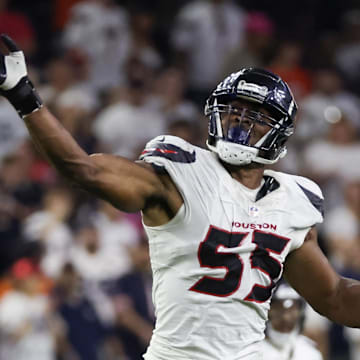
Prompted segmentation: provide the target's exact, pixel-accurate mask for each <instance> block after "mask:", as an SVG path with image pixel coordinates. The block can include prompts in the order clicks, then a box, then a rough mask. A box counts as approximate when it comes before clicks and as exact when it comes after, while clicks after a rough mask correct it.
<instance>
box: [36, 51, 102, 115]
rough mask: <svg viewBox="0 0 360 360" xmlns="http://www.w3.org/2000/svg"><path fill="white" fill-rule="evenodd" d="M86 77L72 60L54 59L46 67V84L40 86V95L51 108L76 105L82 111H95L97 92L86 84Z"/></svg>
mask: <svg viewBox="0 0 360 360" xmlns="http://www.w3.org/2000/svg"><path fill="white" fill-rule="evenodd" d="M86 76H87V74H82V69H81V67H80V68H79V66H76V64H74V63H73V62H72V60H71V59H69V58H66V57H57V58H53V59H51V60H50V61H49V62H48V64H47V66H46V67H45V71H44V83H43V84H42V85H39V86H38V88H39V93H40V94H41V96H42V98H43V100H44V102H45V103H46V104H47V106H49V107H50V108H54V107H55V106H56V105H62V106H67V107H70V105H75V104H76V105H77V107H80V108H81V109H84V110H85V109H87V110H88V111H91V110H94V109H95V108H96V106H97V105H98V101H97V99H96V96H95V92H93V91H92V90H91V89H90V88H89V87H87V86H86V83H85V82H84V79H83V77H86ZM54 110H55V111H56V108H55V109H54ZM58 112H60V113H62V114H63V112H61V111H58Z"/></svg>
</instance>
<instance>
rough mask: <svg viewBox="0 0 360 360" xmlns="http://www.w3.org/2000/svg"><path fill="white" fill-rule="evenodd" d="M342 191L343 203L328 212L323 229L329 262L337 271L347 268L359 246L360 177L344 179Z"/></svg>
mask: <svg viewBox="0 0 360 360" xmlns="http://www.w3.org/2000/svg"><path fill="white" fill-rule="evenodd" d="M359 175H360V174H359ZM343 189H344V190H343V193H344V202H342V203H339V204H338V205H337V206H335V207H333V208H331V209H330V210H329V212H328V214H327V217H326V219H325V222H324V227H323V230H324V235H325V237H326V241H327V242H328V247H329V250H330V253H329V256H330V260H331V261H332V262H333V264H334V265H335V266H337V267H338V269H339V270H342V269H344V268H347V267H349V265H350V264H351V262H353V260H354V250H355V249H356V248H357V247H358V246H360V228H359V224H360V177H357V178H355V179H346V180H345V181H344V185H343ZM350 267H351V266H350Z"/></svg>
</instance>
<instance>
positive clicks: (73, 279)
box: [0, 0, 360, 360]
mask: <svg viewBox="0 0 360 360" xmlns="http://www.w3.org/2000/svg"><path fill="white" fill-rule="evenodd" d="M0 32H1V33H8V34H9V35H10V36H12V37H13V39H14V40H15V41H17V43H18V44H19V46H20V47H21V48H22V49H23V50H24V52H25V54H26V57H27V61H28V64H29V72H30V74H31V78H32V79H33V80H34V82H35V83H36V87H37V88H38V90H39V92H40V94H41V96H42V97H43V99H44V100H45V102H46V104H47V105H48V106H49V107H50V108H51V110H52V111H53V112H54V113H55V114H56V115H57V117H58V118H59V119H60V121H61V122H62V123H63V124H64V126H65V127H66V128H68V129H69V130H70V132H71V133H72V134H73V135H74V136H75V138H76V139H77V141H78V142H79V143H80V144H81V146H82V147H83V148H84V149H85V150H86V151H87V152H89V153H92V152H99V151H106V152H111V153H116V154H120V155H124V156H128V157H129V158H132V159H136V158H137V156H138V154H139V153H140V151H141V149H142V147H143V146H144V144H145V142H146V141H147V140H149V139H150V138H151V137H153V136H155V135H157V134H160V133H170V134H174V135H179V136H181V137H184V138H185V139H187V140H189V141H191V142H193V143H195V144H198V145H200V146H204V139H205V136H206V126H207V123H206V119H205V118H204V117H203V115H202V107H203V105H204V101H205V99H206V97H207V96H208V95H209V93H210V91H211V89H213V88H214V86H215V85H216V84H217V82H218V81H219V80H221V78H222V77H223V76H224V75H226V74H227V73H230V72H232V71H236V70H237V69H238V68H239V67H241V66H243V65H250V64H256V65H259V66H264V67H266V68H268V69H270V70H273V71H275V72H277V73H279V74H280V75H281V76H282V77H283V78H284V79H285V80H286V81H288V83H289V84H290V86H291V88H292V89H293V91H294V95H295V97H296V99H297V101H298V103H299V106H300V111H299V116H298V122H297V132H296V134H295V135H294V136H293V138H292V139H291V140H290V142H289V154H288V156H287V158H285V159H284V160H282V161H281V162H280V163H279V164H278V165H277V166H276V168H277V169H278V170H280V171H288V172H291V173H297V174H301V175H304V176H308V177H310V178H312V179H314V180H315V181H317V182H318V183H319V184H320V186H321V188H322V190H323V192H324V194H325V196H326V209H325V216H326V221H325V222H324V225H323V226H321V227H320V229H319V231H320V245H321V247H322V249H323V250H324V252H325V253H326V254H327V256H328V258H329V260H330V261H331V262H332V264H333V265H334V266H335V267H336V268H337V270H338V271H339V272H340V273H342V274H344V275H348V276H351V277H354V278H358V279H360V262H359V260H358V259H359V258H360V257H359V255H360V226H359V220H360V169H359V166H358V164H360V142H359V134H360V103H359V95H360V4H359V2H358V1H344V0H343V1H335V0H334V1H322V0H319V1H316V0H315V1H314V0H313V1H310V0H304V1H301V2H291V1H283V0H280V1H276V2H269V1H265V0H263V1H249V0H243V1H233V2H231V1H226V0H214V1H211V0H208V1H207V0H204V1H195V0H193V1H184V0H173V1H165V0H156V1H151V2H150V1H145V0H144V1H139V0H136V1H134V0H131V1H130V0H128V1H120V0H119V1H116V0H113V1H112V0H87V1H86V0H85V1H84V0H83V1H76V0H58V1H55V0H53V1H50V0H33V1H31V2H30V1H26V0H12V1H11V0H10V1H5V0H0ZM0 269H1V281H0V342H1V344H0V360H12V358H10V357H9V356H10V355H9V354H10V352H11V351H13V350H10V348H13V349H14V348H16V347H18V355H17V356H16V359H17V360H21V359H22V358H24V359H25V357H26V358H27V359H28V360H29V359H32V358H34V359H35V358H36V359H37V360H47V359H49V360H50V359H55V358H56V359H57V360H83V359H84V360H85V359H86V360H92V359H94V360H112V359H117V360H121V359H127V360H135V359H141V357H140V354H141V353H142V352H143V351H144V349H145V348H146V345H147V343H148V341H149V337H150V335H151V329H152V325H153V321H154V314H153V309H152V307H151V301H150V287H151V277H150V273H149V260H148V257H147V244H146V238H145V236H144V234H143V232H142V229H141V221H140V217H139V214H123V213H120V212H118V211H116V210H115V209H113V208H112V207H111V206H109V205H106V204H104V203H103V202H101V201H97V200H96V199H94V198H93V197H91V196H89V195H88V194H86V193H84V192H82V191H81V190H79V189H77V188H75V187H74V186H72V185H71V184H68V183H66V182H64V181H63V179H61V178H60V177H59V176H58V175H57V174H56V173H55V172H54V170H53V169H52V168H51V167H49V165H48V164H47V163H46V161H45V160H44V158H43V157H42V156H41V155H40V154H39V153H38V152H37V151H36V149H34V148H33V146H32V144H31V142H30V141H29V139H28V137H27V135H26V130H25V127H24V125H23V124H22V122H21V120H20V119H18V117H17V115H16V113H15V111H14V110H13V109H12V108H11V107H10V106H9V105H8V104H7V102H6V101H4V100H0ZM25 310H26V311H25ZM349 311H351V309H349ZM307 318H308V321H307V323H306V326H305V331H306V333H307V334H308V335H309V336H310V337H312V338H313V339H314V340H315V341H316V342H317V343H318V345H319V347H320V349H321V350H322V351H323V353H324V355H325V358H326V359H331V360H335V359H339V360H340V359H341V360H342V359H344V360H345V359H346V360H348V359H349V360H356V359H360V334H359V333H358V330H350V329H347V328H343V327H340V326H338V325H336V324H332V323H330V322H328V321H327V320H325V319H323V318H321V317H320V316H317V315H316V314H314V313H312V312H311V311H310V310H309V313H308V317H307ZM14 339H17V340H16V342H15V343H14ZM29 344H31V345H29ZM39 349H40V350H41V351H39Z"/></svg>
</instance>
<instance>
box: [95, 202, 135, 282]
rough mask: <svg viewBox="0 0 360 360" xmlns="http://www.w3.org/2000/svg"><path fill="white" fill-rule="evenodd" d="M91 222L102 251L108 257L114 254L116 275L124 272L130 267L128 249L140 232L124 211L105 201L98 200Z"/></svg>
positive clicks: (133, 244)
mask: <svg viewBox="0 0 360 360" xmlns="http://www.w3.org/2000/svg"><path fill="white" fill-rule="evenodd" d="M93 222H94V225H95V227H96V229H97V231H98V235H99V238H100V241H101V248H102V251H104V253H108V254H109V256H110V257H113V256H116V257H117V262H118V266H117V268H118V276H121V275H123V274H125V273H126V272H128V271H129V270H130V268H131V259H130V257H129V254H128V251H129V249H130V248H132V247H136V246H137V244H138V243H139V239H140V235H141V234H140V233H139V231H138V229H137V228H136V227H135V225H134V224H133V223H132V222H131V221H130V220H129V219H128V218H127V214H126V213H123V212H121V211H119V210H118V209H116V208H114V207H113V206H112V205H111V204H110V203H108V202H105V201H100V206H99V209H98V211H97V212H96V213H95V214H94V220H93Z"/></svg>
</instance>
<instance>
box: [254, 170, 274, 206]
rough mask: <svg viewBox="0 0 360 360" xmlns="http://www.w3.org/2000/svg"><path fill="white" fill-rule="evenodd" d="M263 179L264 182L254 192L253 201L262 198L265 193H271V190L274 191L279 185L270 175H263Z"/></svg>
mask: <svg viewBox="0 0 360 360" xmlns="http://www.w3.org/2000/svg"><path fill="white" fill-rule="evenodd" d="M264 180H265V182H264V184H263V186H262V187H261V189H260V190H259V191H258V193H257V194H256V199H255V201H258V200H260V199H262V198H263V197H265V196H266V195H267V194H269V193H271V192H272V191H275V190H276V189H278V188H279V187H280V184H279V182H278V181H277V180H276V179H274V178H273V177H272V176H267V175H266V176H264Z"/></svg>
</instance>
